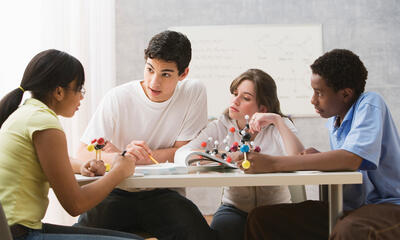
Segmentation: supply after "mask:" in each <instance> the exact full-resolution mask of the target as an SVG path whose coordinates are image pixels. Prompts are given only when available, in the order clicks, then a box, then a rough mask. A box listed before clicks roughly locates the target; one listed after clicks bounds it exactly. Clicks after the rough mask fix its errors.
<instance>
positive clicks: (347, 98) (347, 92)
mask: <svg viewBox="0 0 400 240" xmlns="http://www.w3.org/2000/svg"><path fill="white" fill-rule="evenodd" d="M341 91H342V97H343V101H344V102H345V103H348V102H351V101H353V98H354V91H353V89H351V88H344V89H342V90H341Z"/></svg>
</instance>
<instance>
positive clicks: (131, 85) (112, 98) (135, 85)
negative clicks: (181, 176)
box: [99, 80, 140, 107]
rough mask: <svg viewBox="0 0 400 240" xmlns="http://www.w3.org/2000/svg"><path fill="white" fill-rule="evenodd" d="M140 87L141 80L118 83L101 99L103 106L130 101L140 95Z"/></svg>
mask: <svg viewBox="0 0 400 240" xmlns="http://www.w3.org/2000/svg"><path fill="white" fill-rule="evenodd" d="M139 87H140V81H136V80H135V81H131V82H127V83H124V84H121V85H118V86H116V87H114V88H112V89H110V90H109V91H108V92H107V93H106V94H105V95H104V97H103V98H102V99H101V101H99V102H100V104H101V105H103V106H110V107H116V106H119V105H121V104H122V105H124V104H125V103H128V102H130V101H129V100H131V99H134V98H136V97H137V96H139V94H137V92H138V89H139Z"/></svg>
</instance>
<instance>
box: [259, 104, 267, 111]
mask: <svg viewBox="0 0 400 240" xmlns="http://www.w3.org/2000/svg"><path fill="white" fill-rule="evenodd" d="M258 112H262V113H266V112H268V108H267V106H264V105H261V106H260V107H259V108H258Z"/></svg>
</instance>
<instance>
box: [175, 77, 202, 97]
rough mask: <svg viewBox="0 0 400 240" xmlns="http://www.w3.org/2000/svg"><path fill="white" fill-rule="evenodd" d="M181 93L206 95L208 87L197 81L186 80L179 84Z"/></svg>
mask: <svg viewBox="0 0 400 240" xmlns="http://www.w3.org/2000/svg"><path fill="white" fill-rule="evenodd" d="M178 87H179V91H182V92H185V93H189V94H197V95H200V94H205V93H206V86H205V85H204V84H203V83H202V82H201V81H200V80H197V79H184V80H182V81H180V82H179V83H178Z"/></svg>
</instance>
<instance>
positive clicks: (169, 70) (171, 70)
mask: <svg viewBox="0 0 400 240" xmlns="http://www.w3.org/2000/svg"><path fill="white" fill-rule="evenodd" d="M146 64H148V65H150V67H151V68H153V69H154V67H153V65H151V64H150V63H148V62H146ZM161 72H175V70H173V69H168V68H167V69H163V70H161Z"/></svg>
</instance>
